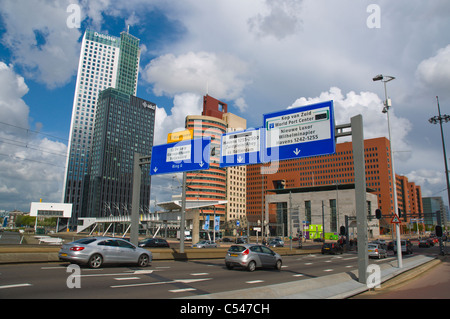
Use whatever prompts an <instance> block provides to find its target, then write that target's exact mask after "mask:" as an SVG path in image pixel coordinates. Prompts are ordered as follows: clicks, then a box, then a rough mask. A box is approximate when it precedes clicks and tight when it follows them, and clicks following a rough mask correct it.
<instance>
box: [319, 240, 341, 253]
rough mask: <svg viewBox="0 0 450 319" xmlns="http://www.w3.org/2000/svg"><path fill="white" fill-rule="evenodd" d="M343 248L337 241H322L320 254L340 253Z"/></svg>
mask: <svg viewBox="0 0 450 319" xmlns="http://www.w3.org/2000/svg"><path fill="white" fill-rule="evenodd" d="M342 252H343V248H342V246H341V245H339V244H337V243H324V244H323V245H322V255H323V254H338V253H339V254H342Z"/></svg>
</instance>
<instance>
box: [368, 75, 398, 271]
mask: <svg viewBox="0 0 450 319" xmlns="http://www.w3.org/2000/svg"><path fill="white" fill-rule="evenodd" d="M394 79H395V77H393V76H390V75H382V74H379V75H377V76H375V77H374V78H373V79H372V80H373V81H381V82H383V84H384V97H385V100H384V108H383V113H386V114H387V121H388V133H389V148H390V157H391V171H392V186H393V187H392V189H393V192H394V215H397V214H398V204H397V182H396V179H395V169H394V156H393V151H392V139H391V125H390V120H389V109H390V108H391V106H392V103H391V99H390V98H388V95H387V89H386V83H387V82H390V81H392V80H394ZM395 231H396V233H397V236H396V237H397V240H396V242H397V263H398V268H402V267H403V263H402V246H401V240H400V225H399V224H398V223H396V224H395Z"/></svg>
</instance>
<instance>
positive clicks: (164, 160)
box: [150, 137, 211, 175]
mask: <svg viewBox="0 0 450 319" xmlns="http://www.w3.org/2000/svg"><path fill="white" fill-rule="evenodd" d="M210 147H211V137H203V138H196V139H193V140H185V141H181V142H177V143H170V144H163V145H155V146H153V148H152V157H151V163H150V175H159V174H173V173H180V172H189V171H198V170H203V169H209V161H210V155H211V150H210Z"/></svg>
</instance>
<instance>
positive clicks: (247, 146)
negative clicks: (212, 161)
mask: <svg viewBox="0 0 450 319" xmlns="http://www.w3.org/2000/svg"><path fill="white" fill-rule="evenodd" d="M263 132H264V131H263V129H262V128H256V129H248V130H244V131H237V132H230V133H226V134H222V139H221V144H220V167H228V166H238V165H249V164H259V163H261V155H260V151H261V149H262V140H263V138H262V133H263Z"/></svg>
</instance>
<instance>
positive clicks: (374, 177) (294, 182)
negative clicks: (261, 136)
mask: <svg viewBox="0 0 450 319" xmlns="http://www.w3.org/2000/svg"><path fill="white" fill-rule="evenodd" d="M389 147H390V146H389V140H387V139H386V138H384V137H381V138H374V139H367V140H365V141H364V156H365V166H366V185H367V187H368V188H371V189H373V191H374V194H375V195H376V196H377V199H378V200H377V203H376V204H377V205H378V208H380V209H381V211H382V214H383V216H384V218H382V220H381V221H380V227H382V228H383V227H385V228H389V223H390V218H391V217H392V214H393V212H394V198H393V187H392V186H393V184H392V183H393V174H392V170H391V164H390V163H391V159H390V154H391V153H390V150H389ZM278 165H279V167H278V170H277V171H276V172H274V173H273V174H261V166H267V164H265V165H261V164H257V165H250V166H248V168H247V218H248V219H249V221H251V222H257V221H258V220H260V221H261V220H262V218H263V216H264V215H263V214H264V202H265V197H266V193H267V190H270V189H277V188H300V187H317V186H329V185H334V187H335V188H336V189H337V190H339V189H340V185H346V184H354V168H353V151H352V143H351V142H345V143H340V144H337V145H336V153H335V154H332V155H323V156H316V157H308V158H302V159H292V160H286V161H281V162H279V164H278ZM403 180H404V178H403ZM399 183H400V179H399V176H398V175H397V186H398V185H399ZM402 185H403V184H402ZM404 185H406V187H403V188H402V187H397V195H398V202H399V207H401V208H403V209H404V210H405V212H406V213H407V214H408V215H409V216H418V214H419V212H420V210H421V207H422V203H421V196H420V193H421V192H420V186H417V185H415V184H413V183H409V182H406V184H404ZM337 196H338V195H337ZM408 196H409V197H408ZM413 196H414V198H413ZM409 218H410V217H408V219H409ZM269 219H270V222H271V223H275V222H276V216H275V215H273V214H269ZM402 221H406V220H402ZM339 226H340V225H339Z"/></svg>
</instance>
